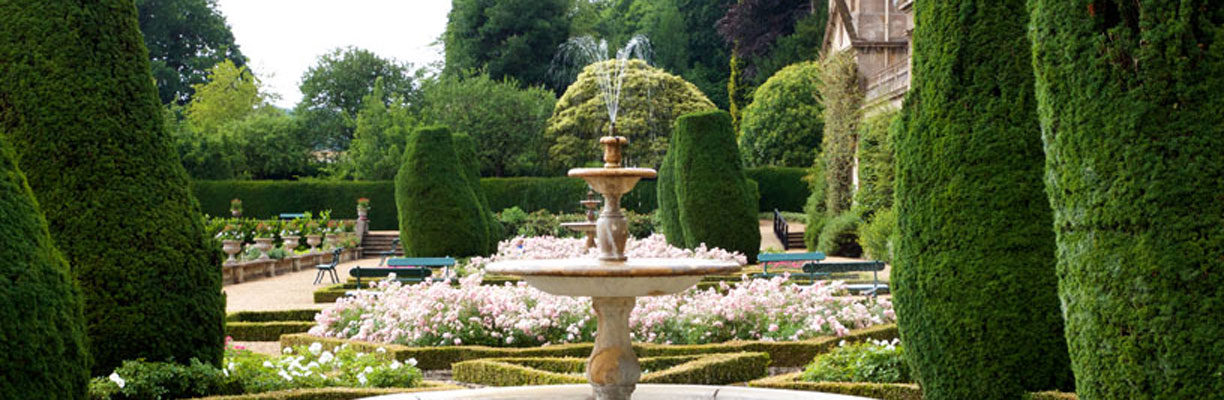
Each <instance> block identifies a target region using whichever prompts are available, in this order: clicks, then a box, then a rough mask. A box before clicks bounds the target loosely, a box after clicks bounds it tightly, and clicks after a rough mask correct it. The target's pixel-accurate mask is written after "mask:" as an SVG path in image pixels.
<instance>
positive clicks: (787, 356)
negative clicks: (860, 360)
mask: <svg viewBox="0 0 1224 400" xmlns="http://www.w3.org/2000/svg"><path fill="white" fill-rule="evenodd" d="M897 337H899V335H898V332H897V326H896V325H880V326H874V327H871V328H866V329H859V330H855V331H852V332H851V333H850V334H849V335H846V336H842V337H822V338H815V339H809V340H804V341H795V342H765V341H737V342H727V343H713V344H695V345H660V344H652V343H635V344H634V345H633V349H634V351H635V352H636V353H637V355H638V357H658V356H680V355H694V354H710V353H738V352H761V353H768V354H769V359H770V360H772V362H773V364H772V365H773V366H775V367H801V366H804V365H807V364H808V363H810V362H812V358H814V357H816V355H817V354H823V353H826V352H828V351H829V349H832V348H834V347H837V344H838V343H839V342H840V341H842V340H845V341H847V342H856V341H865V340H867V339H875V340H892V339H896V338H897ZM280 342H281V346H282V347H286V346H309V345H310V344H311V343H314V342H319V343H321V344H323V347H325V348H335V347H337V346H340V345H341V344H345V343H347V344H349V346H351V347H354V348H357V349H360V350H363V351H367V352H369V351H375V350H376V349H378V348H379V347H382V348H385V349H386V350H387V353H389V354H391V355H392V356H393V357H395V358H396V359H398V360H401V361H403V360H407V359H409V358H415V359H416V360H417V367H419V368H421V369H423V370H438V369H449V368H450V367H451V364H453V363H456V362H460V361H467V360H475V359H481V358H503V357H587V356H590V355H591V348H592V346H593V345H592V344H591V343H575V344H563V345H554V346H547V347H487V346H437V347H408V346H401V345H395V344H384V343H372V342H364V341H358V340H344V339H333V338H323V337H318V336H310V335H306V334H295V335H285V336H281V340H280Z"/></svg>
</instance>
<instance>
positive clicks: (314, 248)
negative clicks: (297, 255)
mask: <svg viewBox="0 0 1224 400" xmlns="http://www.w3.org/2000/svg"><path fill="white" fill-rule="evenodd" d="M319 243H323V238H322V237H320V236H319V235H306V244H307V245H309V246H310V253H311V254H314V253H318V252H319V249H318V247H319Z"/></svg>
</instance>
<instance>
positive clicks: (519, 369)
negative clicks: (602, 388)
mask: <svg viewBox="0 0 1224 400" xmlns="http://www.w3.org/2000/svg"><path fill="white" fill-rule="evenodd" d="M586 362H587V360H586V359H583V358H576V357H570V358H555V357H542V358H490V359H480V360H470V361H463V362H458V363H455V364H454V366H453V372H454V379H455V380H457V381H460V382H467V383H474V384H478V385H488V386H525V385H559V384H573V383H586V378H585V377H584V376H583V375H582V374H583V373H585V372H586ZM640 362H641V364H642V370H643V371H651V370H654V372H648V373H645V374H643V375H642V379H641V383H673V384H693V385H727V384H732V383H737V382H746V381H749V380H751V379H754V378H759V377H762V376H765V375H768V374H769V354H766V353H747V352H744V353H717V354H704V355H693V356H667V357H646V358H642V359H641V360H640Z"/></svg>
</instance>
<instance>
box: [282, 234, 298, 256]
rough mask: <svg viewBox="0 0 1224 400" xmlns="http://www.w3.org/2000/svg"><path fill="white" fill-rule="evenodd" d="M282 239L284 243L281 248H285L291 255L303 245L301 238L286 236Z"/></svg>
mask: <svg viewBox="0 0 1224 400" xmlns="http://www.w3.org/2000/svg"><path fill="white" fill-rule="evenodd" d="M281 239H284V242H283V243H282V244H281V246H284V247H285V250H286V251H289V252H291V253H292V252H293V250H295V249H297V247H298V246H300V245H301V244H302V237H301V236H285V237H282V238H281Z"/></svg>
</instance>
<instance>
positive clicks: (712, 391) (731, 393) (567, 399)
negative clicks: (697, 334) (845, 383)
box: [373, 384, 870, 400]
mask: <svg viewBox="0 0 1224 400" xmlns="http://www.w3.org/2000/svg"><path fill="white" fill-rule="evenodd" d="M590 398H592V397H591V387H590V386H589V385H549V386H517V387H506V388H488V389H474V390H457V391H445V392H424V393H404V394H396V395H389V396H380V397H375V398H373V399H376V400H477V399H488V400H587V399H590ZM713 399H717V400H783V399H786V400H870V399H867V398H864V397H857V396H846V395H840V394H829V393H820V392H802V391H796V390H780V389H760V388H748V387H742V386H701V385H657V384H647V385H637V390H635V391H634V392H633V400H713Z"/></svg>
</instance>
